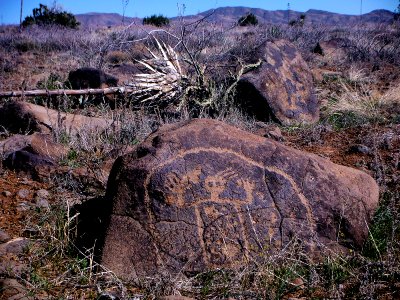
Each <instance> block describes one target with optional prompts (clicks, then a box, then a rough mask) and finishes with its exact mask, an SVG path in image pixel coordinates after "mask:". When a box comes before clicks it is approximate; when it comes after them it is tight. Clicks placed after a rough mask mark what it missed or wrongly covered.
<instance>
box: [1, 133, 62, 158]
mask: <svg viewBox="0 0 400 300" xmlns="http://www.w3.org/2000/svg"><path fill="white" fill-rule="evenodd" d="M20 150H25V151H28V152H32V153H36V154H38V155H41V156H45V157H47V158H49V159H52V160H59V159H62V158H63V157H64V156H65V155H67V152H68V150H67V149H66V148H65V147H64V146H62V145H60V144H57V143H54V142H53V139H52V137H51V135H48V134H42V133H37V132H35V133H34V134H31V135H21V134H14V135H13V136H11V137H9V138H8V139H6V140H4V141H0V154H1V155H2V156H7V155H8V154H10V153H13V152H16V151H20Z"/></svg>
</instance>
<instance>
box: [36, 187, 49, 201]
mask: <svg viewBox="0 0 400 300" xmlns="http://www.w3.org/2000/svg"><path fill="white" fill-rule="evenodd" d="M35 196H36V197H38V198H43V199H48V198H50V193H49V191H47V190H45V189H40V190H38V191H36V193H35Z"/></svg>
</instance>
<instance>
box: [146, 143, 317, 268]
mask: <svg viewBox="0 0 400 300" xmlns="http://www.w3.org/2000/svg"><path fill="white" fill-rule="evenodd" d="M262 178H264V179H262ZM274 178H275V179H277V180H280V181H282V182H283V183H282V184H283V185H284V186H285V187H286V188H287V187H289V186H290V187H291V188H290V189H291V190H293V191H294V192H292V194H293V195H295V196H293V197H297V198H299V199H298V200H296V206H295V207H294V209H293V210H292V211H289V212H287V213H286V214H285V215H282V213H280V209H279V207H278V206H279V205H281V203H277V201H275V200H274V198H273V195H271V192H270V188H269V187H268V181H269V180H274ZM278 178H279V179H278ZM146 182H147V185H146V191H147V196H146V201H147V203H148V205H149V206H151V205H152V203H154V199H152V197H154V196H150V194H151V195H155V194H157V197H158V199H157V200H158V201H160V202H162V203H165V205H166V206H169V207H175V208H176V210H177V211H178V210H179V209H181V208H185V213H187V211H188V210H189V211H190V214H191V215H192V216H193V218H192V219H191V220H187V221H189V222H192V224H193V225H194V226H195V227H197V236H198V239H199V240H200V241H202V242H201V243H200V246H199V249H197V251H196V253H200V255H201V257H202V259H203V261H204V263H205V264H207V265H216V266H218V265H220V264H222V263H227V261H230V262H233V261H234V260H239V261H240V260H241V259H243V257H245V256H248V255H249V253H250V252H251V251H255V250H257V249H258V250H260V248H262V246H261V245H262V244H265V241H267V242H268V243H270V244H271V245H273V246H274V247H280V246H281V245H282V239H283V237H282V231H283V230H288V231H292V232H294V230H295V227H296V226H299V224H296V220H297V219H298V218H297V217H298V215H300V219H302V222H301V223H302V224H300V225H301V226H308V227H311V228H312V227H314V226H315V223H314V221H313V217H312V211H311V208H310V204H309V202H308V200H307V199H306V198H305V197H304V195H302V194H301V192H300V189H299V187H298V186H297V185H296V183H295V181H294V180H293V179H292V178H291V177H290V176H289V175H288V174H285V173H284V172H281V171H280V170H277V169H274V168H272V167H266V166H264V165H263V164H262V163H259V162H256V161H254V160H252V159H250V158H249V157H246V156H244V155H242V154H239V153H237V152H233V151H231V150H230V149H223V148H194V149H191V150H189V151H185V152H182V153H180V154H179V155H177V156H175V157H174V158H173V159H171V160H169V161H166V162H163V163H160V164H159V165H158V166H157V167H155V168H154V169H153V171H152V172H151V173H150V175H149V176H148V178H147V180H146ZM154 191H158V192H157V193H155V192H154ZM259 210H262V211H263V213H265V214H266V215H268V216H269V219H268V221H269V222H268V224H262V223H260V222H259V218H258V217H257V216H256V215H255V214H256V212H257V211H259ZM159 211H160V210H156V212H155V210H149V211H148V214H149V215H148V217H149V219H151V220H153V222H158V221H161V222H162V215H159V214H158V212H159ZM177 215H178V218H177V220H176V221H177V222H179V213H177ZM253 215H254V216H253ZM285 218H288V219H292V220H291V222H283V219H285ZM164 230H169V228H168V229H166V228H165V227H163V228H162V229H157V230H155V232H156V234H158V235H165V234H167V233H166V232H165V231H164ZM308 238H310V239H311V237H308ZM306 243H307V241H306ZM158 247H159V248H160V249H162V248H163V246H162V245H158Z"/></svg>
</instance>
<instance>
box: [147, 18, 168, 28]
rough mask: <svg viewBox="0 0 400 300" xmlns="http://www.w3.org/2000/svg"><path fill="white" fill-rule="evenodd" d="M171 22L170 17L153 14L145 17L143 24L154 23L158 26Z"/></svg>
mask: <svg viewBox="0 0 400 300" xmlns="http://www.w3.org/2000/svg"><path fill="white" fill-rule="evenodd" d="M168 24H169V19H168V18H167V17H165V16H163V15H158V16H157V15H152V16H150V17H145V18H143V25H153V26H157V27H162V26H166V25H168Z"/></svg>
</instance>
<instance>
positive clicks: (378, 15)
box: [186, 7, 394, 25]
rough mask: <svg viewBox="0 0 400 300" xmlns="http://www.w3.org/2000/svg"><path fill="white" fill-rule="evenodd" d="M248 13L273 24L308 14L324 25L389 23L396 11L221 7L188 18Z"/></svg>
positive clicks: (227, 18) (229, 18)
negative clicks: (336, 11) (300, 10)
mask: <svg viewBox="0 0 400 300" xmlns="http://www.w3.org/2000/svg"><path fill="white" fill-rule="evenodd" d="M246 13H253V14H254V15H255V16H256V17H257V19H258V20H259V22H260V23H271V24H287V23H288V20H294V19H298V18H299V17H300V16H301V15H302V14H305V15H306V22H307V23H309V24H310V23H311V24H322V25H351V24H354V23H357V22H358V21H360V19H361V20H362V21H363V22H365V23H389V22H391V21H392V20H393V17H394V13H392V12H390V11H388V10H383V9H382V10H374V11H372V12H370V13H367V14H363V15H362V16H361V17H360V16H359V15H345V14H338V13H332V12H327V11H321V10H314V9H310V10H308V11H307V12H298V11H292V10H290V11H289V12H288V11H287V10H276V11H269V10H265V9H260V8H249V7H220V8H217V9H215V10H208V11H205V12H202V13H200V14H198V15H194V16H188V17H186V18H188V19H193V20H195V19H200V18H203V17H205V16H208V15H209V17H208V18H207V20H208V21H211V22H217V23H226V22H231V23H234V22H236V21H237V20H238V19H239V18H240V17H241V16H243V15H245V14H246Z"/></svg>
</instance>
